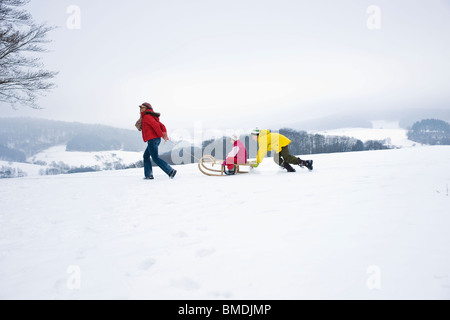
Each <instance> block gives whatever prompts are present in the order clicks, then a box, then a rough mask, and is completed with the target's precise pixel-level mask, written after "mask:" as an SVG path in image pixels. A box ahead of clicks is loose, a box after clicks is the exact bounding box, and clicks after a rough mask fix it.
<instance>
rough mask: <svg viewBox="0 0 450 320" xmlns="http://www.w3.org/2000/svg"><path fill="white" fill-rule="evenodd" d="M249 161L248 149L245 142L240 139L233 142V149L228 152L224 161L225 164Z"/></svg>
mask: <svg viewBox="0 0 450 320" xmlns="http://www.w3.org/2000/svg"><path fill="white" fill-rule="evenodd" d="M244 163H247V149H246V148H245V146H244V144H243V143H242V142H241V141H240V140H238V141H235V142H234V144H233V149H231V151H230V153H228V155H227V158H226V159H225V161H224V163H223V164H224V165H225V164H228V165H230V164H244Z"/></svg>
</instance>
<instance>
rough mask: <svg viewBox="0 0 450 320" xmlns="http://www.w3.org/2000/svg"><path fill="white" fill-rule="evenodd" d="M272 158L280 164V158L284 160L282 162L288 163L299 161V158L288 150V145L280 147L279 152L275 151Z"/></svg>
mask: <svg viewBox="0 0 450 320" xmlns="http://www.w3.org/2000/svg"><path fill="white" fill-rule="evenodd" d="M273 160H274V161H275V163H276V164H277V165H280V164H281V162H282V160H284V162H286V163H290V164H299V163H300V159H299V158H297V157H295V156H293V155H292V154H291V153H290V152H289V148H288V146H286V147H283V148H281V152H280V153H275V155H274V156H273Z"/></svg>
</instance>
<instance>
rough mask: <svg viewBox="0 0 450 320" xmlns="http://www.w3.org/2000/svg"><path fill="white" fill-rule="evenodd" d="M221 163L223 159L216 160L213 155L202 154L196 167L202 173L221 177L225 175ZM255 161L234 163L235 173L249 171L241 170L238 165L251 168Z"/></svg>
mask: <svg viewBox="0 0 450 320" xmlns="http://www.w3.org/2000/svg"><path fill="white" fill-rule="evenodd" d="M222 163H223V160H222V161H217V160H216V159H215V158H214V157H213V156H211V155H206V156H203V157H202V158H201V159H200V161H199V162H198V168H199V170H200V171H201V172H202V173H204V174H206V175H207V176H215V177H221V176H224V175H225V172H224V166H223V165H222ZM255 163H256V162H255V161H250V162H247V163H243V164H235V166H236V174H239V173H249V171H241V170H240V167H249V168H250V169H252V165H253V164H255Z"/></svg>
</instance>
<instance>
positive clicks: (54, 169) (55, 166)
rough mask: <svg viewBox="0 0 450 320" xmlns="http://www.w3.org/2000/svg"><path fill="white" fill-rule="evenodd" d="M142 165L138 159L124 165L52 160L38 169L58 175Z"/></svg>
mask: <svg viewBox="0 0 450 320" xmlns="http://www.w3.org/2000/svg"><path fill="white" fill-rule="evenodd" d="M141 167H143V163H142V161H138V162H136V163H133V164H129V165H125V164H123V163H121V162H106V163H104V164H103V166H102V167H101V166H99V165H95V166H84V165H82V166H78V167H77V166H69V165H68V164H66V163H64V162H62V161H60V162H55V161H54V162H52V163H51V164H50V165H49V166H48V167H46V168H42V169H41V170H39V174H40V175H43V176H51V175H59V174H72V173H85V172H97V171H107V170H125V169H133V168H141Z"/></svg>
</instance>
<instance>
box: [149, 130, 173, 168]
mask: <svg viewBox="0 0 450 320" xmlns="http://www.w3.org/2000/svg"><path fill="white" fill-rule="evenodd" d="M147 143H148V146H147V149H146V150H145V152H144V174H145V176H146V177H152V176H153V169H152V160H150V157H152V159H153V161H155V163H156V164H157V165H158V166H159V167H160V168H161V169H162V170H163V171H164V172H165V173H166V174H167V175H169V174H170V173H171V172H172V170H173V169H172V167H171V166H170V165H169V164H168V163H167V162H165V161H164V160H162V159H161V158H160V157H159V155H158V147H159V144H160V143H161V138H156V139H152V140H149V141H148V142H147Z"/></svg>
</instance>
